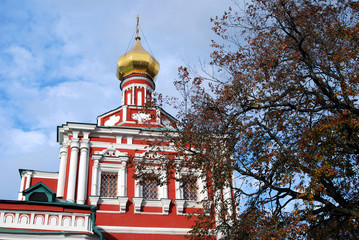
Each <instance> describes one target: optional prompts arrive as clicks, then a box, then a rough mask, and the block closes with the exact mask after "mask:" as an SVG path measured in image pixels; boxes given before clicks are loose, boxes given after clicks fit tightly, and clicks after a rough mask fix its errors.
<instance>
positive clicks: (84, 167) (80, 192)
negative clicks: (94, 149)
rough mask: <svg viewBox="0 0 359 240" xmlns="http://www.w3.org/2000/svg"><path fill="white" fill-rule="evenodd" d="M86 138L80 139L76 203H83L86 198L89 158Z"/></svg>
mask: <svg viewBox="0 0 359 240" xmlns="http://www.w3.org/2000/svg"><path fill="white" fill-rule="evenodd" d="M88 141H89V140H88V139H83V140H82V141H81V145H80V149H81V153H80V164H79V175H78V181H77V184H78V185H77V201H76V203H78V204H84V203H85V200H86V189H87V179H88V160H89V157H88V156H89V144H88Z"/></svg>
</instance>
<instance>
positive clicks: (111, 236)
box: [103, 233, 185, 240]
mask: <svg viewBox="0 0 359 240" xmlns="http://www.w3.org/2000/svg"><path fill="white" fill-rule="evenodd" d="M103 236H104V237H105V238H106V239H107V240H118V239H121V240H135V239H136V240H139V239H143V240H183V239H185V237H184V235H165V234H161V235H159V234H134V233H103Z"/></svg>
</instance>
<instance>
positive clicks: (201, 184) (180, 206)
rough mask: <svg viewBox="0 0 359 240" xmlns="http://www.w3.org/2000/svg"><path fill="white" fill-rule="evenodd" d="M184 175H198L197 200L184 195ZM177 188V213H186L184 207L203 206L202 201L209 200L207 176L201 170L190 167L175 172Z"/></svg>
mask: <svg viewBox="0 0 359 240" xmlns="http://www.w3.org/2000/svg"><path fill="white" fill-rule="evenodd" d="M182 177H196V178H197V200H196V201H194V200H186V199H184V197H183V195H184V194H183V186H181V185H182V183H181V179H182ZM175 178H176V181H175V188H176V200H175V204H176V208H177V215H184V213H183V210H184V208H202V207H203V204H202V201H206V200H208V189H207V188H206V183H207V178H206V175H205V174H202V173H201V171H200V170H193V169H190V168H182V169H181V170H180V171H176V173H175Z"/></svg>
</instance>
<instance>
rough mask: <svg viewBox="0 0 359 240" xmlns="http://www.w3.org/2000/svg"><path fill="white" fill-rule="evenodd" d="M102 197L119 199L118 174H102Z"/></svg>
mask: <svg viewBox="0 0 359 240" xmlns="http://www.w3.org/2000/svg"><path fill="white" fill-rule="evenodd" d="M100 196H101V197H108V198H115V197H117V173H114V172H102V173H101V191H100Z"/></svg>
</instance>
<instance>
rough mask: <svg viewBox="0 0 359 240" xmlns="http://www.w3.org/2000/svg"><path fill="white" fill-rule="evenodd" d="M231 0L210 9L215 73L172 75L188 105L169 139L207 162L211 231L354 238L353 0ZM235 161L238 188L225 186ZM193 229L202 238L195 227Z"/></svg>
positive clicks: (358, 131) (357, 128) (358, 201)
mask: <svg viewBox="0 0 359 240" xmlns="http://www.w3.org/2000/svg"><path fill="white" fill-rule="evenodd" d="M239 7H240V6H239V5H238V6H236V10H235V9H234V8H233V9H232V8H230V9H229V11H227V12H225V13H224V15H223V16H222V17H216V18H215V19H212V21H213V24H214V27H213V30H214V32H215V33H216V34H217V35H218V36H220V37H221V38H222V39H223V41H221V42H222V43H217V42H215V41H212V45H213V47H214V51H213V53H212V62H211V64H212V65H213V67H215V68H216V69H218V74H217V76H213V77H212V78H208V76H207V77H201V76H194V74H191V73H190V71H189V70H188V69H187V68H184V67H181V68H180V69H179V73H180V77H181V80H179V81H177V82H176V86H177V88H178V89H179V90H180V91H181V92H182V93H183V96H184V97H185V101H184V102H183V104H184V105H186V106H185V107H183V105H182V107H183V108H182V110H183V111H181V113H180V114H179V117H180V123H181V126H180V128H181V132H180V134H179V136H178V138H177V139H176V144H177V147H178V149H179V150H180V151H184V152H186V153H188V152H190V153H191V154H192V160H191V164H194V165H195V167H197V168H201V169H203V170H205V171H207V172H211V177H212V180H213V182H212V187H213V189H214V195H213V199H212V200H213V201H214V202H215V206H216V207H217V208H216V215H217V223H218V224H217V226H216V227H217V231H220V232H222V233H221V236H222V237H223V238H233V239H284V238H288V239H297V238H330V239H347V238H358V237H359V231H358V221H359V209H358V207H359V188H358V186H359V175H358V172H359V165H358V163H359V162H358V161H359V158H358V153H359V139H358V136H359V121H358V120H359V106H358V102H357V101H358V94H359V79H358V66H359V64H358V61H359V56H358V50H359V41H358V40H359V25H358V17H359V16H358V11H359V4H358V2H356V1H351V0H348V1H321V0H253V2H252V3H251V4H249V5H246V8H245V9H244V10H240V9H239ZM189 89H190V90H191V91H188V90H189ZM188 143H191V146H190V147H189V144H188ZM233 172H234V176H235V177H236V184H237V188H236V189H234V193H235V196H233V197H232V196H230V197H227V198H226V197H224V196H225V194H223V189H226V188H227V189H228V188H233V186H232V184H231V183H232V176H233V175H232V173H233ZM218 191H219V192H222V194H216V193H218ZM227 201H229V202H227ZM218 206H219V207H218ZM236 209H239V211H236ZM204 225H205V224H203V226H204ZM210 226H213V225H210ZM197 230H198V231H197ZM192 233H193V234H192V238H193V239H203V235H204V233H203V228H194V230H193V231H192ZM209 233H210V232H206V234H209Z"/></svg>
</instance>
